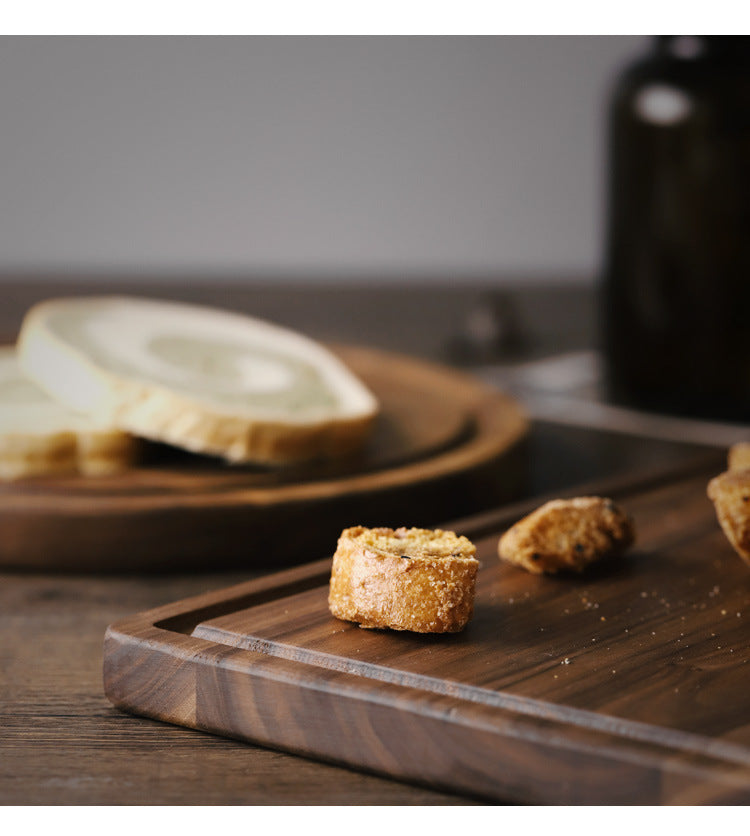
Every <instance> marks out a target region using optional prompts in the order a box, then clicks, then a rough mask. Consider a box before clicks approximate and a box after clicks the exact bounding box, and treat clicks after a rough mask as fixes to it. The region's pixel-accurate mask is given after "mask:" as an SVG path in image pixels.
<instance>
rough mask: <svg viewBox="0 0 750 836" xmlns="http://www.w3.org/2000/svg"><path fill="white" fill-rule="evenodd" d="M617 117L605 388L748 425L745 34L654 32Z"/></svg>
mask: <svg viewBox="0 0 750 836" xmlns="http://www.w3.org/2000/svg"><path fill="white" fill-rule="evenodd" d="M609 119H610V122H609V130H610V137H609V141H610V149H609V153H610V159H609V183H608V192H609V193H608V219H607V223H608V229H607V239H606V249H605V254H604V265H603V276H602V293H603V299H602V303H603V308H602V324H603V333H602V349H603V353H604V358H605V367H606V375H607V382H608V388H609V395H610V397H611V399H613V400H614V401H615V402H618V403H622V404H628V405H634V406H637V407H641V408H645V409H651V410H658V411H662V412H667V413H672V414H680V415H691V416H696V417H704V418H716V419H727V420H738V421H750V38H748V37H704V36H695V37H693V36H691V37H685V36H667V37H660V38H657V39H656V42H655V44H654V48H653V51H652V53H651V54H650V55H647V56H646V57H645V58H644V59H643V60H641V61H639V62H638V63H636V64H634V65H633V66H631V67H629V68H628V69H627V70H626V71H625V72H624V73H623V75H622V76H621V78H620V80H619V82H618V84H617V85H616V88H615V90H614V94H613V99H612V104H611V112H610V115H609Z"/></svg>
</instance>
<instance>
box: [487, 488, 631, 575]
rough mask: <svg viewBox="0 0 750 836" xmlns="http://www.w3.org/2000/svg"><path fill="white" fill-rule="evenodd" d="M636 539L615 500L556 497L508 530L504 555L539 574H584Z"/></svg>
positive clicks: (500, 547)
mask: <svg viewBox="0 0 750 836" xmlns="http://www.w3.org/2000/svg"><path fill="white" fill-rule="evenodd" d="M634 541H635V526H634V524H633V521H632V520H631V519H630V517H629V516H628V515H627V514H625V513H624V512H623V511H622V509H620V508H619V507H618V506H617V505H615V503H614V502H612V500H611V499H607V498H605V497H598V496H586V497H576V498H574V499H553V500H551V501H550V502H547V503H545V504H544V505H542V506H541V507H540V508H538V509H537V510H536V511H534V512H533V513H531V514H529V515H528V516H526V517H524V518H523V519H522V520H519V521H518V522H517V523H516V524H515V525H514V526H513V527H512V528H510V529H509V530H508V531H506V532H505V534H503V536H502V537H501V538H500V541H499V543H498V554H499V557H500V559H501V560H504V561H506V562H508V563H512V564H514V565H516V566H520V567H521V568H523V569H526V570H527V571H529V572H532V573H534V574H555V573H557V572H560V571H573V572H582V571H583V570H584V569H585V568H586V567H587V566H589V565H590V564H592V563H594V562H595V561H597V560H600V559H601V558H603V557H606V556H609V555H612V554H617V553H619V552H622V551H623V550H624V549H626V548H628V546H630V545H632V543H633V542H634Z"/></svg>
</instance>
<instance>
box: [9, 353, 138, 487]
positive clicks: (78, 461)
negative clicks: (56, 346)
mask: <svg viewBox="0 0 750 836" xmlns="http://www.w3.org/2000/svg"><path fill="white" fill-rule="evenodd" d="M0 384H3V385H11V386H19V385H21V386H24V387H28V389H27V393H26V394H25V395H24V397H25V398H26V400H25V401H24V400H22V401H20V402H18V401H15V400H6V399H3V400H2V402H0V479H3V480H6V481H10V480H16V479H23V478H26V477H31V476H57V475H66V474H74V473H81V474H84V475H87V476H90V475H104V474H110V473H117V472H119V471H122V470H125V469H127V468H128V467H130V466H132V465H133V464H134V463H135V462H136V461H137V460H138V459H139V458H140V453H141V450H142V442H141V441H140V439H137V438H134V437H133V436H132V435H130V434H129V433H125V432H122V431H120V430H117V429H114V428H109V427H106V426H97V425H96V424H95V423H93V422H90V421H88V420H86V419H85V418H82V417H81V416H80V415H76V414H74V413H72V412H69V411H68V410H66V409H65V408H64V407H61V406H60V405H59V404H58V403H56V402H54V401H53V400H51V399H49V398H48V397H47V396H46V395H45V393H44V392H43V391H42V390H41V389H39V388H37V387H35V386H34V385H33V384H32V383H31V382H30V381H29V380H27V378H26V377H25V375H23V374H22V372H21V370H20V367H19V364H18V362H17V358H16V352H15V349H14V348H13V346H0ZM29 404H31V408H32V410H33V412H32V418H31V420H30V418H29V414H28V412H26V413H25V412H24V409H28V408H29ZM39 416H42V422H41V424H39V423H36V422H35V420H34V419H35V418H36V419H38V417H39Z"/></svg>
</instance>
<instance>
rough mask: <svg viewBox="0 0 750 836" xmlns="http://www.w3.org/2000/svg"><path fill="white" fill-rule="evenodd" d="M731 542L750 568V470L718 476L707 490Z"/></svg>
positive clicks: (722, 527)
mask: <svg viewBox="0 0 750 836" xmlns="http://www.w3.org/2000/svg"><path fill="white" fill-rule="evenodd" d="M706 493H707V494H708V498H709V499H710V500H711V501H712V502H713V504H714V508H715V509H716V517H717V519H718V521H719V525H720V526H721V529H722V531H723V532H724V534H725V535H726V538H727V540H729V542H730V543H731V545H732V547H733V548H734V550H735V551H736V552H737V554H738V555H739V556H740V557H741V558H742V559H743V560H744V561H745V563H747V565H748V566H750V469H748V468H744V469H739V470H728V471H727V472H725V473H721V474H719V475H718V476H715V477H714V478H713V479H712V480H711V481H710V482H709V483H708V488H707V490H706Z"/></svg>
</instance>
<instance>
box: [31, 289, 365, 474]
mask: <svg viewBox="0 0 750 836" xmlns="http://www.w3.org/2000/svg"><path fill="white" fill-rule="evenodd" d="M17 353H18V360H19V363H20V365H21V367H22V369H23V372H24V373H25V375H27V377H28V378H29V379H30V380H31V381H33V382H34V383H35V384H36V385H37V386H38V387H39V388H40V389H41V390H43V391H44V392H45V393H46V394H47V395H48V396H49V397H50V398H51V399H52V400H53V401H54V402H55V403H57V404H60V405H61V406H63V407H65V408H67V409H68V410H70V411H72V412H73V413H76V414H79V415H82V416H86V418H87V419H88V420H90V421H93V422H94V423H95V424H96V425H97V426H102V427H110V428H113V429H115V430H117V431H119V432H120V433H127V434H129V435H132V436H137V437H141V438H144V439H148V440H151V441H157V442H163V443H167V444H171V445H175V446H177V447H181V448H183V449H185V450H188V451H192V452H196V453H201V454H207V455H212V456H217V457H220V458H222V459H224V460H225V461H227V462H231V463H253V464H259V465H264V466H281V465H287V464H292V463H297V462H302V461H308V460H311V459H317V458H328V457H333V456H341V455H346V454H349V453H352V452H354V451H356V450H358V449H359V448H361V447H362V446H363V444H364V443H365V442H366V439H367V437H368V436H369V434H370V432H371V429H372V427H373V424H374V422H375V420H376V417H377V414H378V403H377V401H376V399H375V397H374V396H373V395H372V393H371V392H370V391H369V390H368V389H367V388H366V387H365V386H364V385H363V384H362V383H361V382H360V381H359V379H358V378H357V377H356V376H355V375H354V374H353V373H352V372H351V371H350V370H349V369H348V368H347V367H346V366H345V365H344V364H343V363H342V362H341V361H340V360H339V359H338V358H337V357H336V356H335V355H333V354H332V353H331V352H330V351H328V350H327V349H326V348H324V347H323V346H321V345H320V344H318V343H316V342H315V341H313V340H311V339H309V338H307V337H305V336H303V335H301V334H298V333H296V332H294V331H291V330H288V329H284V328H281V327H279V326H276V325H273V324H270V323H268V322H264V321H261V320H258V319H254V318H252V317H248V316H244V315H240V314H235V313H230V312H227V311H222V310H217V309H213V308H207V307H201V306H196V305H188V304H182V303H175V302H164V301H153V300H148V299H140V298H131V297H117V296H103V297H86V298H71V299H56V300H49V301H46V302H43V303H41V304H39V305H37V306H36V307H34V308H32V309H31V310H30V311H29V312H28V314H27V315H26V317H25V319H24V322H23V324H22V327H21V332H20V335H19V338H18V342H17Z"/></svg>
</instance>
